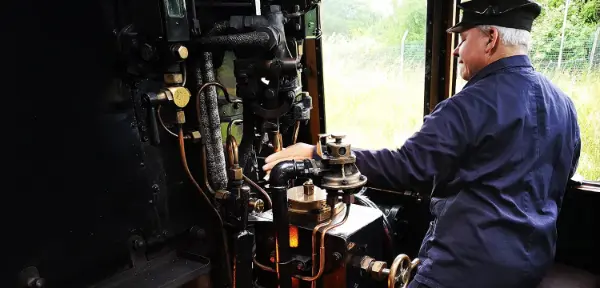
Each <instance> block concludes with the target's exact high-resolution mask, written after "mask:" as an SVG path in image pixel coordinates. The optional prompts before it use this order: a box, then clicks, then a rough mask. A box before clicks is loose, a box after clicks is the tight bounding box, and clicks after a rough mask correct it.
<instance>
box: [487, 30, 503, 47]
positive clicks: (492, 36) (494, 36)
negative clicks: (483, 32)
mask: <svg viewBox="0 0 600 288" xmlns="http://www.w3.org/2000/svg"><path fill="white" fill-rule="evenodd" d="M487 36H488V43H487V46H486V47H485V53H489V52H491V51H493V50H495V49H496V47H498V41H500V38H499V35H498V29H496V28H495V27H491V28H490V30H488V33H487Z"/></svg>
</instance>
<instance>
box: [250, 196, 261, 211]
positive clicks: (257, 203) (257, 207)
mask: <svg viewBox="0 0 600 288" xmlns="http://www.w3.org/2000/svg"><path fill="white" fill-rule="evenodd" d="M248 204H249V205H250V209H252V211H253V212H254V213H262V212H263V211H265V202H263V201H262V200H260V199H257V198H250V201H249V202H248Z"/></svg>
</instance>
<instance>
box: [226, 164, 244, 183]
mask: <svg viewBox="0 0 600 288" xmlns="http://www.w3.org/2000/svg"><path fill="white" fill-rule="evenodd" d="M228 177H229V178H230V179H233V180H236V181H240V180H244V174H243V170H242V168H241V167H239V166H238V167H233V168H231V169H229V175H228Z"/></svg>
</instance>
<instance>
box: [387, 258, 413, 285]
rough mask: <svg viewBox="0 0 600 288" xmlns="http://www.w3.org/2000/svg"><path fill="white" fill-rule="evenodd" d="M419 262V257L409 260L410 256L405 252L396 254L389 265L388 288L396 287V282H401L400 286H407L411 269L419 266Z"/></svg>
mask: <svg viewBox="0 0 600 288" xmlns="http://www.w3.org/2000/svg"><path fill="white" fill-rule="evenodd" d="M420 262H421V260H419V258H415V259H414V260H412V262H411V261H410V257H408V255H406V254H400V255H398V256H396V259H394V262H392V266H390V273H389V274H388V288H396V285H398V284H401V285H402V286H401V287H402V288H406V287H408V283H409V282H410V276H411V274H412V270H413V269H415V267H417V266H419V264H420Z"/></svg>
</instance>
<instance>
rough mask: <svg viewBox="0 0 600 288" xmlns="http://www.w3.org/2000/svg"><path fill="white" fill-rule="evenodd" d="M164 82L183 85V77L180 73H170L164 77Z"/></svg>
mask: <svg viewBox="0 0 600 288" xmlns="http://www.w3.org/2000/svg"><path fill="white" fill-rule="evenodd" d="M163 80H164V81H165V83H167V84H181V83H183V75H182V74H180V73H169V74H165V75H163Z"/></svg>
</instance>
